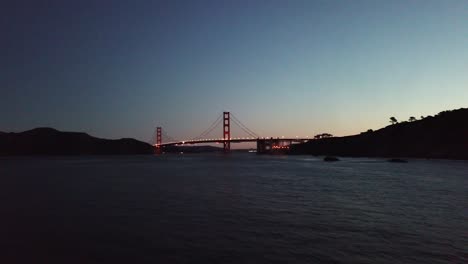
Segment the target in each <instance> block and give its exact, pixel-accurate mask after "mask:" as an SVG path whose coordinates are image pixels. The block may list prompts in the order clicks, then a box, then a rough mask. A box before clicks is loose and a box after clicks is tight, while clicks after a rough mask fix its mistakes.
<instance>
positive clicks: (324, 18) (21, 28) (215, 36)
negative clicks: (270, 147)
mask: <svg viewBox="0 0 468 264" xmlns="http://www.w3.org/2000/svg"><path fill="white" fill-rule="evenodd" d="M0 32H1V36H2V37H1V41H0V131H6V132H17V131H24V130H28V129H31V128H34V127H44V126H48V127H54V128H56V129H59V130H64V131H81V132H87V133H89V134H92V135H94V136H98V137H103V138H122V137H133V138H137V139H139V140H143V141H150V140H151V138H152V137H153V135H154V130H155V127H156V126H162V127H163V130H164V131H165V132H166V133H167V134H168V135H170V136H171V137H173V138H177V139H188V138H192V137H195V136H198V135H199V134H200V133H201V132H203V131H204V130H205V129H206V128H207V127H208V126H210V125H211V123H212V122H213V121H214V120H215V119H216V118H217V117H218V116H219V115H220V114H221V113H222V112H223V111H230V112H232V113H234V114H235V116H236V117H237V118H238V119H239V120H241V121H242V123H243V124H245V125H246V126H247V127H249V128H250V129H251V130H253V131H255V132H256V133H257V134H258V135H260V136H268V137H269V136H286V137H288V136H292V137H294V136H300V137H304V136H313V135H315V134H318V133H323V132H328V133H331V134H333V135H337V136H342V135H350V134H356V133H360V132H362V131H366V130H368V129H378V128H381V127H384V126H387V125H389V124H390V123H389V118H390V117H391V116H394V117H396V118H397V119H399V120H407V119H408V118H409V117H410V116H415V117H418V118H419V117H420V116H421V115H423V116H426V115H434V114H437V113H438V112H440V111H443V110H450V109H457V108H461V107H468V1H466V0H446V1H439V0H434V1H432V0H420V1H417V0H401V1H398V0H392V1H381V0H372V1H359V0H355V1H333V0H323V1H313V0H306V1H300V0H291V1H282V0H271V1H261V0H258V1H254V0H250V1H243V0H236V1H230V0H229V1H221V0H217V1H203V0H197V1H189V0H187V1H178V0H168V1H142V0H140V1H139V0H135V1H128V0H112V1H111V0H102V1H94V0H80V1H72V0H68V1H65V0H51V1H37V0H31V1H24V0H18V1H2V3H1V4H0ZM218 130H219V131H217V130H215V131H216V133H217V134H219V135H217V134H216V133H215V134H213V137H214V136H219V137H221V136H222V129H221V127H220V128H219V129H218ZM233 134H234V136H244V135H245V134H241V133H240V132H239V131H238V130H236V129H233Z"/></svg>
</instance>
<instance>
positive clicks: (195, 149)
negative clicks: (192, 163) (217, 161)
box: [164, 146, 223, 153]
mask: <svg viewBox="0 0 468 264" xmlns="http://www.w3.org/2000/svg"><path fill="white" fill-rule="evenodd" d="M222 151H223V148H218V147H213V146H166V147H164V152H165V153H180V152H183V153H207V152H222Z"/></svg>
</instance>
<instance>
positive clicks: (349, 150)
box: [291, 108, 468, 159]
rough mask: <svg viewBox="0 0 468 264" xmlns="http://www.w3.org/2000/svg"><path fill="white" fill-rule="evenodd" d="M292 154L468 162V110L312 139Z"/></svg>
mask: <svg viewBox="0 0 468 264" xmlns="http://www.w3.org/2000/svg"><path fill="white" fill-rule="evenodd" d="M291 153H292V154H312V155H333V156H351V157H413V158H441V159H468V109H467V108H462V109H458V110H453V111H444V112H441V113H439V114H438V115H436V116H434V117H432V116H429V117H426V118H424V119H422V120H416V121H412V122H401V123H394V124H393V125H389V126H387V127H385V128H382V129H379V130H377V131H372V130H369V131H368V132H363V133H361V134H359V135H354V136H346V137H334V138H324V139H315V140H311V141H309V142H307V143H304V144H298V145H294V146H293V147H292V150H291Z"/></svg>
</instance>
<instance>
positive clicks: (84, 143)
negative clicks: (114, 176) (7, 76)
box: [0, 128, 154, 156]
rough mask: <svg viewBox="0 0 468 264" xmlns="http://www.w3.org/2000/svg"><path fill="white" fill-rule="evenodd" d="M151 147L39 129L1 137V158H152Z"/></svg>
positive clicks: (124, 141)
mask: <svg viewBox="0 0 468 264" xmlns="http://www.w3.org/2000/svg"><path fill="white" fill-rule="evenodd" d="M152 153H154V150H153V147H152V146H151V145H150V144H147V143H144V142H141V141H138V140H135V139H131V138H123V139H118V140H109V139H100V138H95V137H92V136H90V135H88V134H86V133H78V132H61V131H58V130H55V129H53V128H35V129H32V130H28V131H25V132H20V133H0V155H3V156H5V155H102V154H106V155H117V154H152Z"/></svg>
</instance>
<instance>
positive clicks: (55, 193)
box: [0, 154, 468, 264]
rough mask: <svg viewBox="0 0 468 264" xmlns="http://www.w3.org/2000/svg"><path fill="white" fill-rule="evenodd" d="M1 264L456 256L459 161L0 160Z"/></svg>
mask: <svg viewBox="0 0 468 264" xmlns="http://www.w3.org/2000/svg"><path fill="white" fill-rule="evenodd" d="M0 176H1V177H0V209H1V211H2V217H1V220H0V232H1V235H0V243H1V244H0V245H1V248H2V249H3V250H2V251H3V253H2V254H1V255H0V260H2V263H23V262H30V263H33V262H34V263H103V262H105V263H115V262H129V263H146V262H147V263H155V262H159V263H197V262H199V263H272V262H278V263H392V264H393V263H467V258H468V246H467V245H468V212H467V208H468V207H467V205H468V191H467V190H468V188H467V187H468V163H467V162H462V161H437V160H434V161H425V160H411V161H410V162H409V163H407V164H395V163H387V162H385V161H384V160H380V159H346V158H345V159H342V161H340V162H335V163H325V162H322V161H321V160H320V159H318V158H314V157H310V156H298V157H291V156H284V157H280V156H257V155H255V154H233V155H229V156H224V155H163V156H158V157H156V156H130V157H86V158H74V157H71V158H70V157H63V158H41V159H32V158H3V159H1V160H0Z"/></svg>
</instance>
